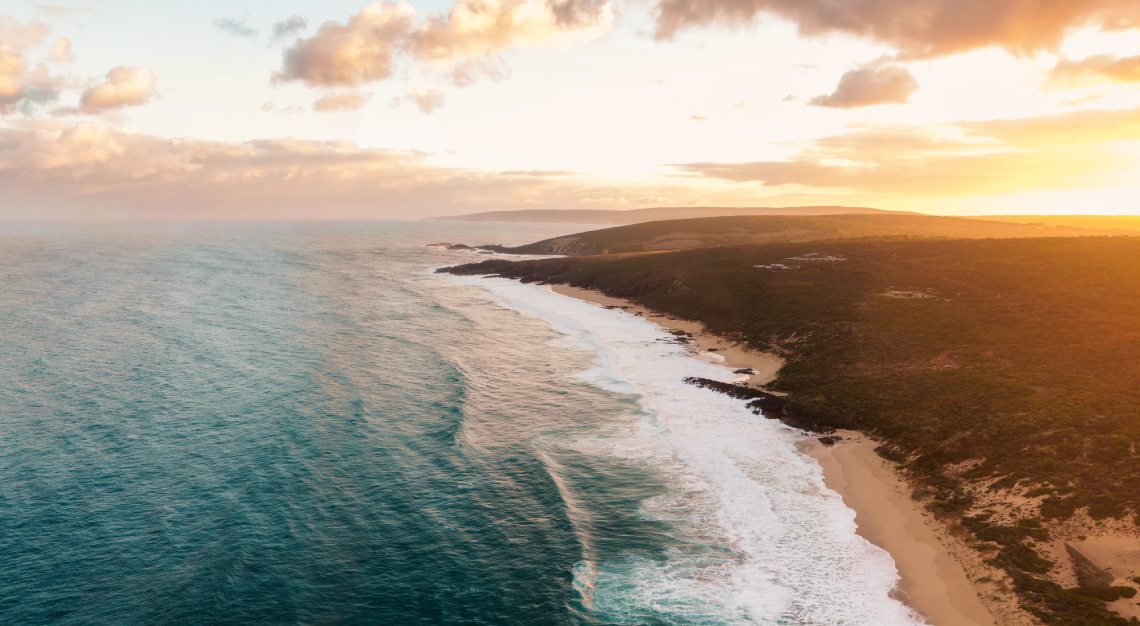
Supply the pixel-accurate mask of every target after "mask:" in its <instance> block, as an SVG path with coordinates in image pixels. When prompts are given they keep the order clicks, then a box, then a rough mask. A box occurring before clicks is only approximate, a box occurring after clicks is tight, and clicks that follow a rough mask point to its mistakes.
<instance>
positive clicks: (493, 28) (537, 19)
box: [409, 0, 613, 60]
mask: <svg viewBox="0 0 1140 626" xmlns="http://www.w3.org/2000/svg"><path fill="white" fill-rule="evenodd" d="M612 20H613V15H612V9H611V6H610V3H609V2H608V1H602V0H545V1H544V0H456V3H455V6H454V7H453V8H452V9H451V12H450V13H448V14H447V15H446V16H436V17H431V18H429V19H428V20H427V21H426V22H424V23H423V24H421V25H420V26H419V27H418V28H416V29H415V30H414V31H413V32H412V33H411V34H410V41H409V43H410V46H411V49H412V51H413V53H414V54H415V55H416V56H417V57H419V58H421V59H428V60H448V59H456V58H470V57H478V56H482V55H486V54H490V53H492V52H497V51H499V50H505V49H509V48H514V47H517V46H522V45H536V44H547V43H552V42H556V41H558V40H562V39H569V38H574V37H582V36H590V35H592V34H596V33H598V32H602V31H605V30H608V29H609V28H610V26H611V25H612Z"/></svg>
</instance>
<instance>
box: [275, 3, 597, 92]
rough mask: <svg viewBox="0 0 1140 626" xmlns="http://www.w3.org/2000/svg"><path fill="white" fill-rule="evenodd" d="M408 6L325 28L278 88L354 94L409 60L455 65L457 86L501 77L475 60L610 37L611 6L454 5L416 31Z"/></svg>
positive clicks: (305, 44)
mask: <svg viewBox="0 0 1140 626" xmlns="http://www.w3.org/2000/svg"><path fill="white" fill-rule="evenodd" d="M415 20H416V11H415V9H414V8H413V7H412V6H411V5H409V4H407V3H406V2H400V3H392V2H377V3H375V4H372V5H369V6H368V7H365V8H364V9H363V10H362V11H361V12H360V13H357V14H356V15H353V16H352V17H350V18H349V19H348V22H347V23H345V24H343V25H342V24H339V23H336V22H327V23H325V24H324V25H323V26H321V28H320V30H319V31H318V32H317V33H316V34H315V35H313V36H312V37H309V38H307V39H301V40H299V41H297V42H296V43H295V44H294V45H293V46H292V47H290V48H289V49H288V50H286V52H285V60H284V66H283V68H282V70H281V71H280V72H278V73H277V75H276V76H277V78H278V79H281V80H296V81H301V82H304V83H307V84H309V85H316V86H352V85H359V84H362V83H367V82H372V81H377V80H383V79H386V78H388V77H390V76H391V75H392V73H393V71H394V68H393V63H394V59H395V58H396V57H397V55H398V54H400V53H407V54H409V55H410V56H411V57H412V58H415V59H418V60H421V61H455V62H458V63H459V64H460V65H458V66H457V67H456V68H455V70H454V72H455V82H456V83H457V84H467V83H469V82H471V81H472V80H473V79H474V78H475V77H477V76H479V75H480V74H483V73H487V72H488V71H491V73H493V74H501V73H502V72H501V71H499V70H496V69H495V68H494V66H493V65H488V64H475V65H471V64H469V63H470V61H471V60H472V59H480V58H482V57H486V56H487V55H490V54H493V53H495V52H498V51H502V50H506V49H509V48H513V47H517V46H523V45H537V44H543V43H548V42H551V41H554V40H558V39H562V38H565V37H574V36H583V35H585V34H590V33H595V32H600V31H602V30H605V29H608V28H609V27H610V24H611V22H612V8H611V4H610V0H457V2H456V3H455V6H454V7H452V9H451V11H450V12H449V13H448V14H446V15H436V16H431V17H428V18H427V19H426V20H424V21H422V22H420V23H419V24H418V25H417V24H414V22H415Z"/></svg>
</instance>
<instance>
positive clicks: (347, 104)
mask: <svg viewBox="0 0 1140 626" xmlns="http://www.w3.org/2000/svg"><path fill="white" fill-rule="evenodd" d="M368 98H369V97H368V96H367V95H365V94H362V93H360V92H359V91H342V92H339V93H332V94H329V95H327V96H323V97H321V98H318V99H317V101H316V102H314V103H313V110H314V111H317V112H319V113H331V112H337V111H359V110H360V109H363V108H364V105H366V104H368Z"/></svg>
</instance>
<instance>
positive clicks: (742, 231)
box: [492, 213, 1140, 256]
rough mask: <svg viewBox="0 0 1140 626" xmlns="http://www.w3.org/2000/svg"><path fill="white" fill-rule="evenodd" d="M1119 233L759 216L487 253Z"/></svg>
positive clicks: (908, 217) (643, 227)
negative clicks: (782, 242) (909, 238)
mask: <svg viewBox="0 0 1140 626" xmlns="http://www.w3.org/2000/svg"><path fill="white" fill-rule="evenodd" d="M1121 232H1127V233H1130V234H1133V235H1140V231H1117V230H1108V231H1104V230H1095V229H1080V228H1073V227H1067V226H1045V225H1034V224H1014V223H1005V222H998V221H990V220H977V219H967V218H960V217H940V216H935V215H917V214H889V213H884V214H872V215H863V214H854V215H804V216H788V215H765V216H746V217H739V216H738V217H709V218H700V219H688V220H667V221H660V222H648V223H644V224H633V225H628V226H618V227H615V228H605V229H602V230H593V231H588V232H583V233H577V234H573V235H565V236H562V237H555V238H552V239H547V240H544V241H539V242H535V243H532V244H527V245H524V246H518V247H514V248H503V247H497V248H492V249H494V250H495V251H497V252H505V253H509V254H543V255H547V254H558V255H569V256H582V255H592V254H627V253H638V252H660V251H672V250H687V249H694V248H709V247H715V246H731V245H742V244H757V243H775V242H781V241H818V240H825V239H854V238H861V237H924V238H930V237H938V238H960V239H988V238H1020V237H1073V236H1081V235H1116V234H1121Z"/></svg>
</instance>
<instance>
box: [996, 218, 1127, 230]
mask: <svg viewBox="0 0 1140 626" xmlns="http://www.w3.org/2000/svg"><path fill="white" fill-rule="evenodd" d="M974 219H979V220H991V221H999V222H1016V223H1018V224H1038V225H1041V226H1068V227H1073V228H1091V229H1100V230H1117V231H1121V232H1122V233H1123V232H1124V231H1140V215H984V216H981V215H980V216H978V217H976V218H974Z"/></svg>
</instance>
